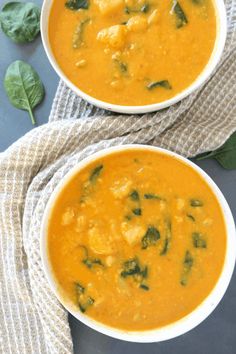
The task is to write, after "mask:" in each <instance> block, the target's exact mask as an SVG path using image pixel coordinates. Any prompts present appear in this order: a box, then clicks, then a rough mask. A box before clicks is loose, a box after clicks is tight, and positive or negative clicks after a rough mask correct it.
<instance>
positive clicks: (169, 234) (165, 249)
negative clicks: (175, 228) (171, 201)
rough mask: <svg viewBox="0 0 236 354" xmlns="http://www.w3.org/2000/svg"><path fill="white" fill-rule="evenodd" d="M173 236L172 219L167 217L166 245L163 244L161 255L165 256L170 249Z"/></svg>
mask: <svg viewBox="0 0 236 354" xmlns="http://www.w3.org/2000/svg"><path fill="white" fill-rule="evenodd" d="M171 237H172V230H171V220H170V218H167V219H166V220H165V236H164V245H163V248H162V250H161V252H160V255H161V256H164V255H165V254H167V252H168V251H169V249H170V242H171Z"/></svg>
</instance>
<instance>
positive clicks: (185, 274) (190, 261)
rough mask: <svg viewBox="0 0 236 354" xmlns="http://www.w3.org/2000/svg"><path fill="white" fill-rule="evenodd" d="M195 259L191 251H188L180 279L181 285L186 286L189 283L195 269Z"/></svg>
mask: <svg viewBox="0 0 236 354" xmlns="http://www.w3.org/2000/svg"><path fill="white" fill-rule="evenodd" d="M193 263H194V259H193V257H192V255H191V253H190V252H189V251H186V253H185V256H184V260H183V272H182V276H181V279H180V284H181V285H182V286H186V285H187V283H188V277H189V274H190V272H191V269H192V267H193Z"/></svg>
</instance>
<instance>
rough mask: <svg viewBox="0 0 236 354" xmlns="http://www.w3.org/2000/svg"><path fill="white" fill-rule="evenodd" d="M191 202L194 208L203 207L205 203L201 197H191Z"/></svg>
mask: <svg viewBox="0 0 236 354" xmlns="http://www.w3.org/2000/svg"><path fill="white" fill-rule="evenodd" d="M189 203H190V206H191V207H193V208H197V207H202V206H203V205H204V204H203V202H202V201H201V200H200V199H190V201H189Z"/></svg>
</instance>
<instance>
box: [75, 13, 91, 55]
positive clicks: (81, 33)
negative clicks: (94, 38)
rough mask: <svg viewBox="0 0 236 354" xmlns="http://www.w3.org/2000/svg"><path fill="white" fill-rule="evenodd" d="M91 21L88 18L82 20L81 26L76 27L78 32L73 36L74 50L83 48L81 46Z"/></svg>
mask: <svg viewBox="0 0 236 354" xmlns="http://www.w3.org/2000/svg"><path fill="white" fill-rule="evenodd" d="M89 22H90V19H89V18H86V19H85V20H82V21H81V22H80V23H79V25H78V26H77V27H76V30H75V32H74V34H73V38H72V45H73V48H75V49H78V48H80V47H81V45H82V44H83V42H84V29H85V26H86V25H87V24H89Z"/></svg>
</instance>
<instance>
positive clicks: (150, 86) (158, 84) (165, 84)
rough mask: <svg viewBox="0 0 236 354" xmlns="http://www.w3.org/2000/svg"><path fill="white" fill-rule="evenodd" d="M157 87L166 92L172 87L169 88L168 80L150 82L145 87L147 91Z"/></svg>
mask: <svg viewBox="0 0 236 354" xmlns="http://www.w3.org/2000/svg"><path fill="white" fill-rule="evenodd" d="M157 87H162V88H164V89H166V90H171V89H172V87H171V85H170V83H169V81H168V80H161V81H152V82H150V83H149V84H148V85H147V86H146V88H147V89H148V90H153V89H154V88H157Z"/></svg>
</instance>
